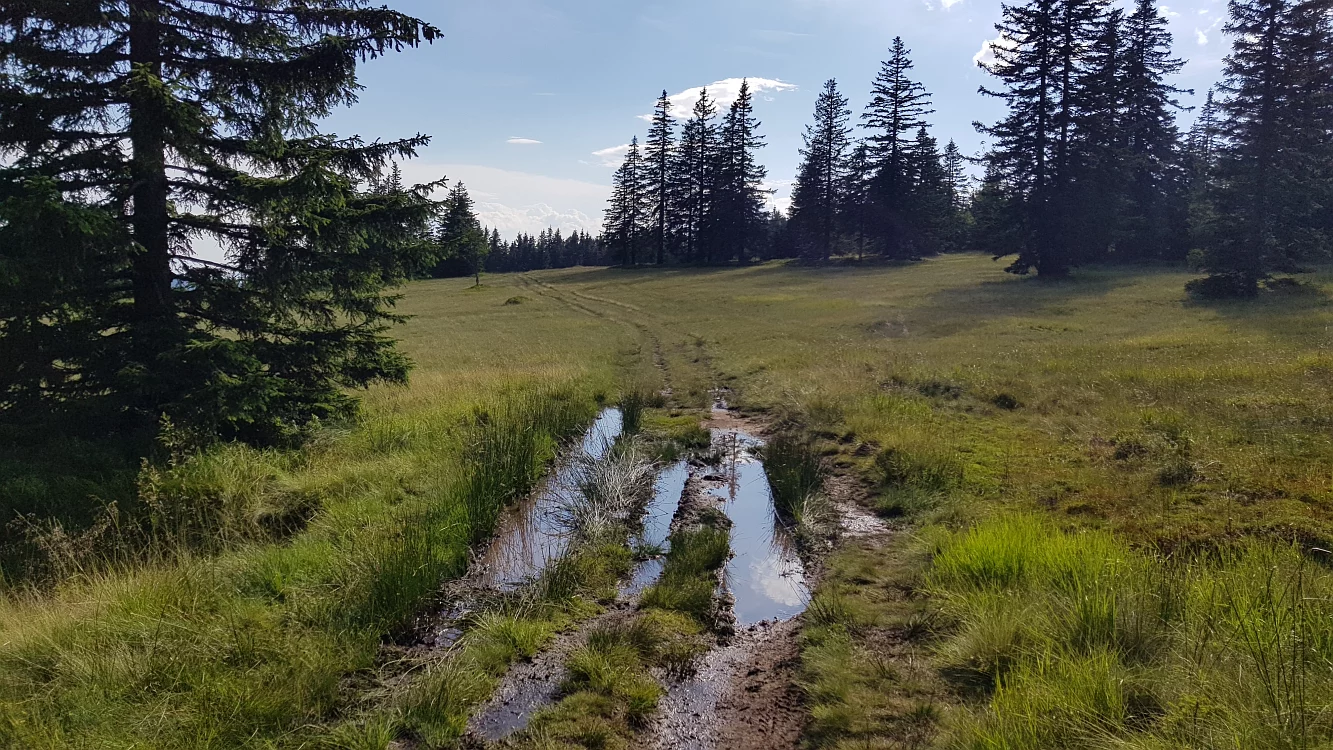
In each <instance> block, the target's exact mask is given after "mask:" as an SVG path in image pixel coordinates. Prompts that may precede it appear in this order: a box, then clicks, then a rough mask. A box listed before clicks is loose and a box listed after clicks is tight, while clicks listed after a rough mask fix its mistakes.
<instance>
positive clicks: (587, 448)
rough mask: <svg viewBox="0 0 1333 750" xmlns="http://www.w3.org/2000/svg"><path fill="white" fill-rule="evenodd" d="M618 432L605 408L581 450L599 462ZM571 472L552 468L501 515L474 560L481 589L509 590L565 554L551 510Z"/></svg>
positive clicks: (614, 416)
mask: <svg viewBox="0 0 1333 750" xmlns="http://www.w3.org/2000/svg"><path fill="white" fill-rule="evenodd" d="M621 429H622V422H621V416H620V410H619V409H614V408H610V409H604V410H603V411H602V413H601V414H600V415H599V416H598V417H597V421H596V422H595V423H593V426H592V427H591V428H589V429H588V432H587V433H586V434H585V435H584V436H583V441H582V443H581V444H580V450H581V451H582V452H583V453H584V454H586V455H588V456H591V457H592V458H601V457H602V456H604V455H606V452H607V451H608V450H610V448H611V445H612V444H614V443H615V441H616V438H618V437H620V432H621ZM575 455H576V456H577V454H575ZM575 470H576V468H575V465H574V463H573V462H572V461H565V462H562V463H559V464H557V465H556V467H555V470H554V471H553V472H552V473H551V475H550V476H549V477H547V479H546V481H545V482H543V484H542V486H541V488H540V489H539V490H538V491H537V492H535V493H533V495H532V496H530V497H529V498H527V499H525V500H523V501H521V502H520V503H518V504H517V505H514V506H512V507H510V508H508V509H507V510H506V511H505V512H504V513H503V514H501V516H500V520H499V523H498V524H497V526H496V535H495V539H494V540H493V541H492V542H491V544H490V546H489V547H487V548H486V552H485V554H484V555H483V556H482V558H481V560H480V561H479V563H480V565H481V569H482V573H481V575H480V576H479V577H478V579H477V581H478V583H479V584H480V585H482V586H485V587H488V588H496V589H500V590H511V589H513V588H515V587H516V586H518V585H519V584H521V583H523V582H524V581H526V580H528V579H530V578H532V577H534V576H536V575H537V574H539V573H541V572H542V570H544V569H545V568H546V566H547V565H549V564H550V563H551V562H553V561H554V560H556V559H557V558H559V557H560V556H561V555H563V554H564V552H565V549H566V547H567V546H568V543H569V539H568V534H566V533H565V528H564V527H563V526H562V525H561V524H560V523H559V521H558V520H557V514H556V512H555V511H556V510H557V509H558V508H559V506H560V503H561V499H562V492H565V489H564V488H566V487H568V486H570V484H571V482H570V479H571V476H572V474H573V472H574V471H575Z"/></svg>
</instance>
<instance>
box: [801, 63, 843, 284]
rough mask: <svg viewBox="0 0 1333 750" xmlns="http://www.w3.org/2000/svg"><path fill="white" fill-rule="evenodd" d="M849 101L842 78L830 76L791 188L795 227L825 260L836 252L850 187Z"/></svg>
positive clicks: (808, 126)
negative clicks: (844, 198)
mask: <svg viewBox="0 0 1333 750" xmlns="http://www.w3.org/2000/svg"><path fill="white" fill-rule="evenodd" d="M847 104H848V102H847V98H846V97H844V96H843V95H842V94H840V93H839V92H838V82H837V81H836V80H833V79H829V80H828V81H827V82H826V83H825V84H824V90H823V91H821V92H820V94H819V97H818V99H816V100H815V121H814V123H812V124H810V125H807V126H806V128H805V136H804V137H805V148H803V149H801V156H802V157H804V161H803V162H802V163H801V167H800V171H799V172H798V174H797V177H796V185H795V187H794V188H793V190H792V206H791V221H792V226H793V227H794V231H796V232H797V233H798V234H799V236H800V237H801V238H802V239H803V241H804V242H805V243H807V244H808V245H809V247H810V248H811V250H812V253H813V255H814V256H815V257H817V258H819V259H820V260H828V258H829V255H830V254H831V253H832V252H833V246H834V241H835V239H836V237H837V229H838V226H837V219H838V214H839V212H840V211H841V209H842V196H843V190H844V188H845V187H846V181H847V152H848V149H849V148H850V147H851V132H852V129H851V126H850V125H849V124H848V122H849V120H850V119H851V116H852V113H851V110H850V109H848V106H847Z"/></svg>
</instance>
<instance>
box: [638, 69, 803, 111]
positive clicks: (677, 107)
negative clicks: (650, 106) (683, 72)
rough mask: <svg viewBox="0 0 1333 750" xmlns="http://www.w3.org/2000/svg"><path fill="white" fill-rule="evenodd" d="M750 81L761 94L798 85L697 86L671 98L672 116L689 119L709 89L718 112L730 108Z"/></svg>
mask: <svg viewBox="0 0 1333 750" xmlns="http://www.w3.org/2000/svg"><path fill="white" fill-rule="evenodd" d="M746 80H748V81H749V82H750V93H752V94H761V93H765V92H770V93H774V94H777V93H781V92H784V91H796V90H797V88H798V87H797V85H796V84H794V83H787V82H786V81H779V80H777V79H774V78H749V79H746V78H724V79H722V80H721V81H713V82H712V83H710V84H708V85H707V86H696V87H694V88H692V89H685V90H684V91H682V92H680V93H679V94H675V95H673V96H670V99H671V116H672V117H674V118H676V119H678V120H686V119H689V117H690V114H691V113H692V112H693V111H694V105H695V104H697V103H698V102H699V97H700V96H702V94H703V90H704V89H708V97H709V98H710V99H712V100H713V101H715V102H717V108H718V111H719V112H721V111H723V110H725V109H726V108H727V107H730V106H731V105H732V103H733V102H735V101H736V98H737V97H739V96H740V95H741V82H742V81H746ZM639 119H641V120H651V119H653V116H652V115H651V114H647V115H639Z"/></svg>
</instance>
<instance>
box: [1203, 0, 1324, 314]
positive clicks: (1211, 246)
mask: <svg viewBox="0 0 1333 750" xmlns="http://www.w3.org/2000/svg"><path fill="white" fill-rule="evenodd" d="M1226 31H1227V33H1228V34H1230V35H1231V36H1232V37H1233V46H1232V52H1231V54H1230V55H1229V56H1228V57H1227V59H1226V63H1225V67H1224V75H1225V78H1224V79H1223V82H1222V84H1221V86H1220V87H1219V88H1220V90H1221V91H1222V93H1223V95H1224V97H1223V99H1222V102H1221V109H1222V112H1223V113H1224V115H1225V117H1224V118H1223V119H1222V121H1221V124H1220V125H1219V130H1220V133H1221V135H1222V138H1221V145H1220V148H1219V149H1218V158H1217V162H1216V167H1215V170H1214V172H1213V175H1214V181H1213V190H1212V191H1211V201H1210V202H1211V203H1212V208H1211V210H1210V212H1209V215H1210V219H1211V223H1210V225H1209V226H1208V227H1206V228H1205V230H1204V233H1205V245H1206V253H1205V268H1206V270H1207V271H1208V272H1209V277H1208V278H1207V279H1205V280H1201V281H1199V282H1195V283H1193V284H1192V285H1191V288H1192V289H1193V290H1195V291H1197V292H1199V293H1202V294H1205V295H1209V296H1226V295H1252V294H1254V293H1256V292H1257V291H1258V287H1259V283H1260V282H1262V281H1264V280H1265V279H1267V278H1268V277H1269V276H1270V275H1271V274H1272V273H1273V272H1275V271H1295V270H1298V269H1299V268H1300V263H1301V262H1302V261H1305V260H1308V259H1310V258H1313V257H1317V256H1319V255H1320V254H1321V253H1324V252H1327V249H1326V246H1325V245H1326V242H1327V237H1326V236H1325V235H1324V233H1323V232H1322V231H1320V227H1321V225H1325V226H1326V222H1327V219H1326V218H1325V216H1326V212H1327V206H1326V205H1325V206H1323V207H1322V208H1320V198H1321V195H1327V193H1325V192H1323V190H1322V188H1325V186H1326V185H1327V180H1328V170H1327V164H1326V163H1324V164H1322V165H1320V166H1319V167H1318V168H1316V169H1311V168H1310V165H1311V164H1312V163H1318V155H1319V146H1318V145H1317V144H1319V143H1321V142H1322V143H1325V144H1326V143H1327V141H1328V137H1329V136H1328V132H1329V127H1330V123H1329V122H1328V121H1327V120H1326V121H1324V122H1323V123H1322V124H1321V123H1320V119H1321V118H1320V114H1319V113H1320V108H1321V104H1322V103H1323V102H1325V101H1326V99H1325V98H1324V97H1325V96H1326V95H1327V91H1328V88H1327V87H1328V85H1329V84H1327V83H1325V84H1323V86H1322V87H1321V85H1320V83H1319V81H1320V80H1321V79H1322V78H1325V76H1327V73H1326V70H1327V69H1326V66H1327V65H1328V54H1329V53H1328V49H1329V47H1330V46H1333V38H1330V31H1329V20H1328V13H1327V9H1326V3H1324V2H1320V1H1319V0H1312V2H1309V3H1297V2H1292V1H1291V0H1232V3H1231V20H1230V23H1229V24H1228V25H1227V27H1226ZM1321 89H1322V90H1321ZM1323 155H1324V156H1327V155H1328V154H1327V152H1325V153H1324V154H1323ZM1321 214H1322V215H1321Z"/></svg>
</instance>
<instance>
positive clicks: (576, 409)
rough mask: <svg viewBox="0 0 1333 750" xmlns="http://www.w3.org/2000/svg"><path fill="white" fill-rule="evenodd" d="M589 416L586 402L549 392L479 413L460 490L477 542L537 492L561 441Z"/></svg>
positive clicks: (466, 439) (467, 439)
mask: <svg viewBox="0 0 1333 750" xmlns="http://www.w3.org/2000/svg"><path fill="white" fill-rule="evenodd" d="M588 417H589V414H588V410H587V407H586V406H585V405H583V404H580V403H578V402H576V401H574V400H572V399H569V398H561V397H555V398H553V397H551V396H550V395H548V394H540V395H535V396H528V397H521V398H519V399H516V400H513V401H509V402H502V403H501V404H500V405H498V406H497V407H496V408H495V409H493V410H478V411H477V412H476V413H475V414H474V415H473V418H472V420H471V422H470V424H469V425H468V426H467V428H466V429H465V430H464V433H463V445H464V452H463V468H464V481H463V483H462V485H461V487H460V489H459V491H460V494H461V497H460V499H461V501H462V505H463V507H464V508H465V509H466V518H467V531H468V539H469V541H470V543H471V544H480V543H481V542H483V541H485V540H486V539H488V538H489V537H490V535H491V533H492V532H493V531H494V529H495V524H496V521H497V520H498V519H499V516H500V512H501V511H502V510H503V509H504V507H505V506H507V505H509V504H511V503H513V502H514V501H515V500H517V499H518V498H520V497H523V496H524V495H526V494H527V493H528V492H531V491H532V489H533V488H534V487H535V486H536V484H537V482H538V481H539V480H540V479H541V476H542V472H543V470H544V467H545V465H546V463H547V462H548V461H549V460H551V459H552V458H553V457H554V456H555V451H556V447H557V445H558V444H559V442H560V441H561V440H564V439H567V438H569V437H571V436H573V435H574V434H575V433H576V432H577V431H578V429H579V428H580V427H581V426H582V425H583V424H585V423H586V421H587V419H588Z"/></svg>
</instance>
